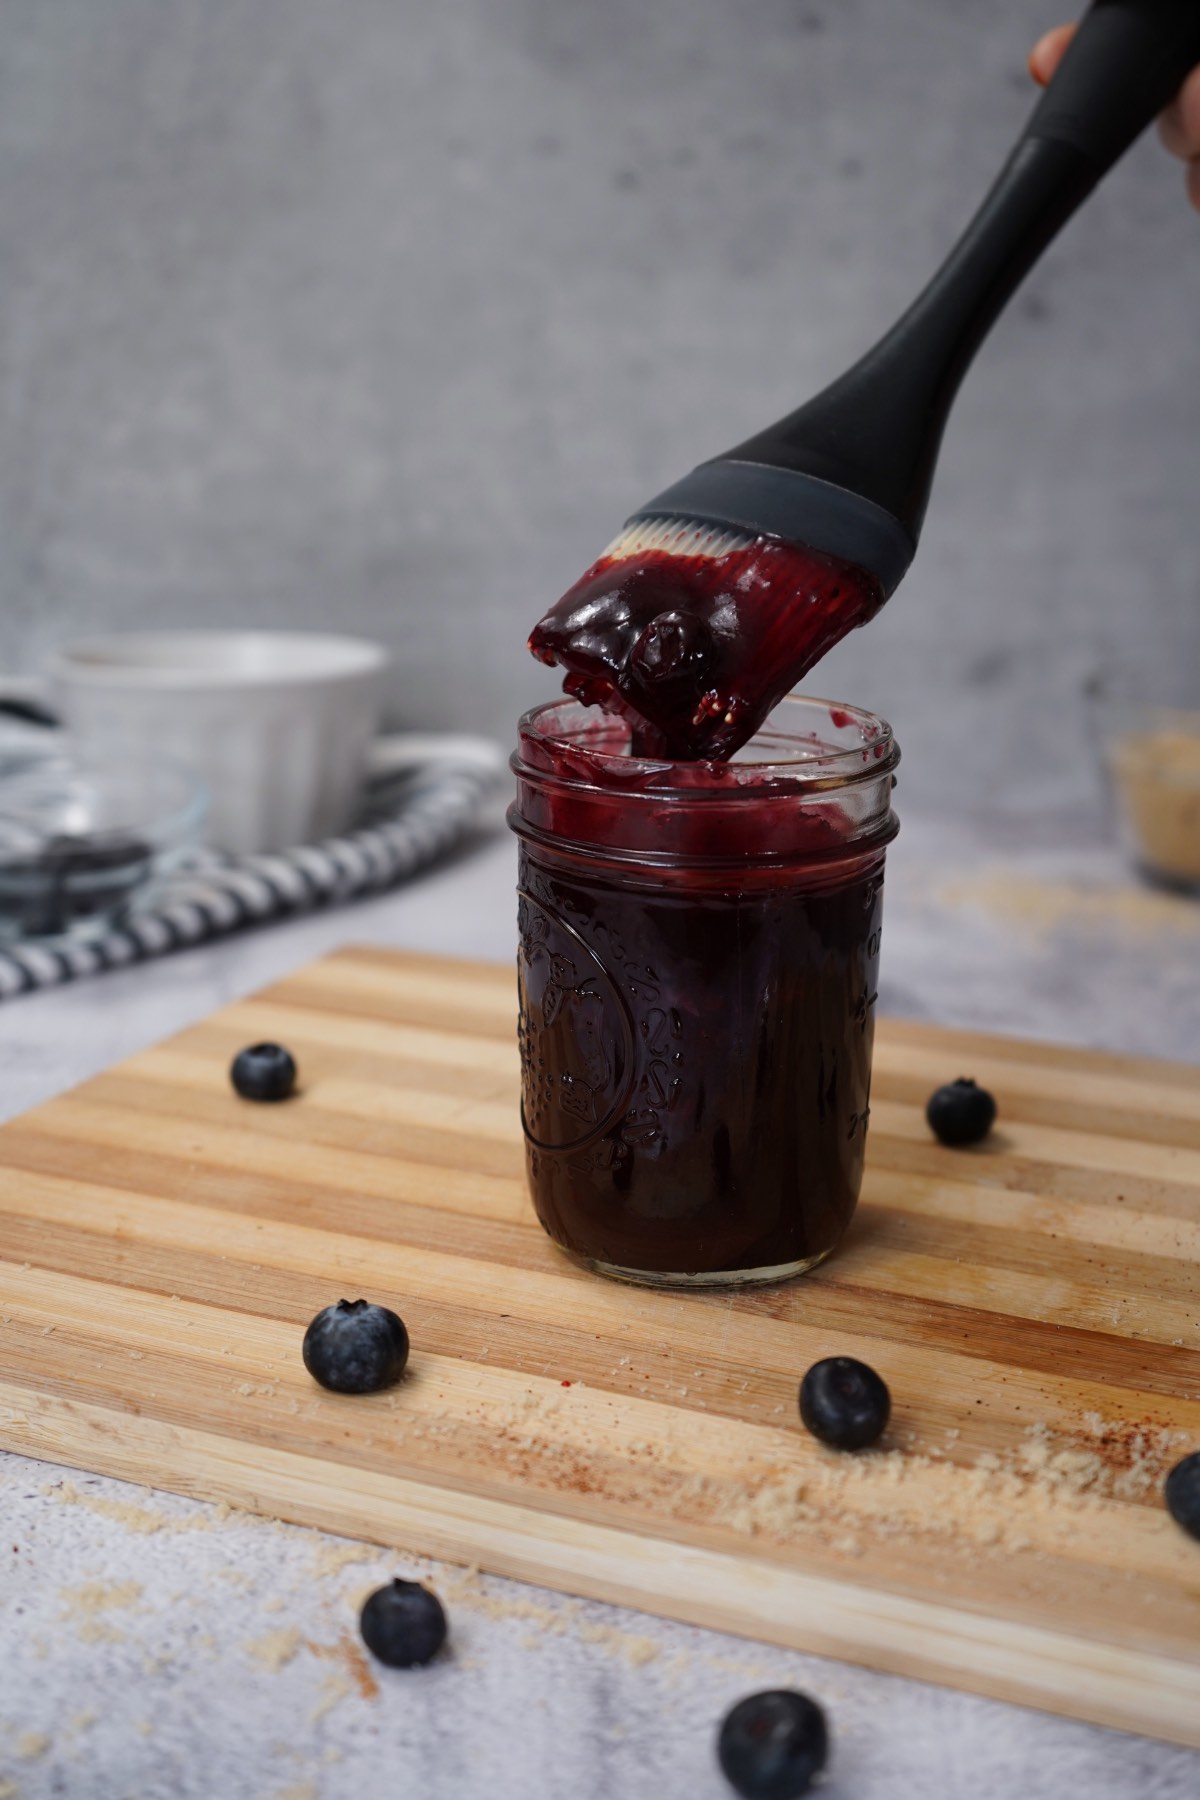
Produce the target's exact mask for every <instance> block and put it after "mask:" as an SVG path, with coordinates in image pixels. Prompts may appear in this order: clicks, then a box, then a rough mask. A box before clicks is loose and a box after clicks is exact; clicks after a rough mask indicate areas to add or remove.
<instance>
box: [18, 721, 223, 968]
mask: <svg viewBox="0 0 1200 1800" xmlns="http://www.w3.org/2000/svg"><path fill="white" fill-rule="evenodd" d="M205 807H206V795H205V793H204V790H203V788H202V787H201V785H200V783H199V781H197V779H196V778H195V776H193V775H191V774H189V772H188V771H187V770H186V769H181V768H179V767H178V766H176V765H175V764H173V763H170V762H167V761H164V760H163V759H161V758H158V757H155V758H154V759H150V758H148V757H136V756H130V755H123V754H117V753H113V754H112V755H102V754H96V755H78V756H75V755H71V754H69V753H65V752H64V753H56V754H51V755H47V756H43V757H40V758H38V759H37V760H36V761H32V762H31V761H29V760H27V759H26V760H24V761H17V762H15V763H10V764H9V766H8V767H7V768H4V767H0V939H6V940H8V941H10V942H11V941H12V940H13V939H21V938H35V939H47V938H61V937H70V938H80V937H89V936H96V935H98V934H99V933H100V932H102V931H103V930H105V929H107V927H108V926H110V925H111V924H113V923H115V922H116V921H118V920H119V919H120V918H121V917H122V915H123V914H124V913H125V912H126V911H127V910H128V908H129V906H130V905H131V903H132V902H133V901H134V900H135V898H137V897H139V896H141V895H142V894H144V892H145V890H146V889H147V887H148V885H149V883H150V882H151V880H152V879H153V878H154V877H155V876H156V875H157V874H158V873H159V871H160V870H161V869H162V868H163V866H164V864H165V863H167V862H169V861H170V860H172V859H173V858H174V857H175V856H177V855H178V853H179V852H180V851H181V850H183V849H186V848H188V847H189V846H190V845H192V844H194V843H195V842H196V841H197V839H198V836H199V830H200V824H201V821H202V820H203V818H204V813H205Z"/></svg>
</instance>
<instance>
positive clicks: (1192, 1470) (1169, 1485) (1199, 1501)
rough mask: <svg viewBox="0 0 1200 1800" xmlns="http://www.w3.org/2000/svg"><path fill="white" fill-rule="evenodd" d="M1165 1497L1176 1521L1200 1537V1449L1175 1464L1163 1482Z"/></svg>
mask: <svg viewBox="0 0 1200 1800" xmlns="http://www.w3.org/2000/svg"><path fill="white" fill-rule="evenodd" d="M1163 1498H1164V1500H1165V1501H1166V1503H1167V1511H1168V1512H1169V1513H1170V1515H1171V1517H1172V1518H1173V1519H1174V1521H1175V1523H1176V1524H1177V1525H1182V1527H1183V1529H1184V1530H1185V1531H1186V1532H1187V1534H1188V1536H1189V1537H1194V1538H1198V1539H1200V1450H1193V1451H1192V1454H1191V1455H1190V1456H1185V1457H1184V1459H1183V1461H1182V1462H1178V1463H1176V1464H1175V1467H1174V1468H1173V1469H1172V1470H1171V1473H1170V1474H1169V1475H1168V1476H1167V1479H1166V1481H1165V1482H1164V1483H1163Z"/></svg>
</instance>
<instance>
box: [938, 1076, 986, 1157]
mask: <svg viewBox="0 0 1200 1800" xmlns="http://www.w3.org/2000/svg"><path fill="white" fill-rule="evenodd" d="M925 1117H926V1119H927V1121H928V1123H929V1129H930V1130H931V1131H932V1133H933V1135H934V1137H935V1138H936V1139H937V1140H938V1142H939V1143H940V1144H953V1145H955V1146H958V1145H960V1144H977V1143H978V1142H979V1141H980V1139H981V1138H985V1137H986V1136H987V1134H988V1132H989V1131H990V1130H991V1129H992V1126H993V1125H994V1124H995V1123H996V1102H995V1101H994V1100H993V1099H992V1096H991V1095H990V1094H989V1093H988V1091H987V1089H986V1088H981V1087H977V1086H976V1084H975V1083H974V1082H973V1081H971V1080H969V1079H968V1078H967V1077H966V1076H965V1075H960V1076H959V1078H958V1080H957V1081H951V1082H948V1083H947V1085H946V1086H945V1087H940V1088H939V1089H938V1090H937V1093H936V1094H931V1095H930V1097H929V1104H928V1105H927V1106H926V1108H925Z"/></svg>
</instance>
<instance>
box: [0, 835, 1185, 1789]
mask: <svg viewBox="0 0 1200 1800" xmlns="http://www.w3.org/2000/svg"><path fill="white" fill-rule="evenodd" d="M513 855H514V850H513V844H512V842H511V840H509V839H508V838H507V835H503V836H497V837H495V838H493V839H491V840H490V841H485V842H483V843H482V844H481V845H480V846H479V848H478V849H477V850H476V851H475V852H474V853H473V854H465V855H463V856H462V857H460V858H459V859H458V860H457V861H456V863H455V864H454V865H453V866H451V867H448V868H445V869H443V870H441V871H440V872H438V873H435V874H433V875H431V876H428V877H425V878H424V879H422V880H421V881H419V882H417V883H416V884H414V886H413V887H411V888H409V889H407V890H404V891H402V892H400V893H398V894H397V895H394V896H392V897H390V898H388V899H383V900H377V901H373V902H370V903H368V904H364V905H362V906H359V907H357V908H355V909H353V910H352V911H347V912H342V913H332V914H326V915H324V916H322V917H316V918H311V919H307V920H304V921H302V922H298V923H296V924H294V925H291V926H288V927H284V928H282V929H280V930H275V931H270V932H262V933H251V934H248V935H246V936H244V937H242V938H241V939H238V940H234V941H231V942H228V943H225V944H222V945H220V946H215V947H213V948H211V949H207V950H203V951H198V952H191V953H188V954H186V955H183V956H179V957H175V958H169V959H166V960H165V961H162V962H159V963H156V964H154V965H151V966H147V967H146V968H143V969H139V970H135V971H129V972H127V973H125V974H122V975H114V976H107V977H104V978H103V979H101V980H99V981H96V982H93V983H84V984H80V985H79V986H77V987H74V988H69V989H64V990H63V991H62V992H60V993H57V994H55V993H50V994H44V995H39V996H37V997H35V998H33V999H30V1000H22V1001H17V1002H15V1003H14V1004H13V1005H12V1006H11V1007H4V1008H0V1097H2V1110H3V1111H4V1112H6V1113H7V1112H10V1111H17V1110H20V1109H21V1108H22V1107H24V1106H28V1105H32V1104H34V1103H35V1102H36V1101H38V1100H40V1099H42V1098H44V1097H46V1096H48V1095H50V1094H52V1093H55V1092H57V1091H58V1090H59V1089H61V1088H62V1087H64V1086H66V1085H68V1084H69V1083H70V1082H72V1081H75V1080H79V1079H81V1078H83V1077H84V1076H86V1075H89V1074H91V1073H93V1072H94V1071H95V1070H97V1069H100V1068H102V1067H104V1066H106V1065H107V1064H108V1063H110V1062H112V1061H113V1060H114V1059H115V1058H117V1057H120V1056H124V1055H127V1054H129V1053H130V1052H132V1051H133V1050H135V1049H137V1048H140V1047H141V1046H143V1045H144V1044H146V1043H148V1042H150V1041H151V1040H152V1039H153V1038H155V1037H157V1036H160V1035H162V1034H163V1033H164V1032H167V1031H171V1030H175V1029H177V1028H179V1027H181V1026H183V1025H184V1024H186V1023H188V1022H189V1021H191V1020H194V1019H196V1018H199V1017H201V1016H202V1015H203V1014H204V1013H206V1012H208V1011H209V1010H211V1009H212V1008H213V1007H215V1006H217V1005H220V1004H221V1003H223V1002H224V1001H227V1000H229V999H231V998H232V997H233V996H234V995H236V994H240V993H244V992H246V991H247V990H249V989H251V988H253V987H255V986H258V985H261V984H262V983H264V982H266V981H268V980H271V979H273V978H274V977H275V976H277V975H279V974H281V973H282V972H283V971H284V970H286V969H288V968H291V967H293V966H295V965H296V964H297V963H299V962H301V961H303V960H305V959H307V958H308V957H311V956H314V955H317V954H319V953H320V952H321V951H323V950H326V949H329V948H331V947H333V946H334V945H336V944H338V943H341V942H346V941H358V942H375V943H393V944H400V945H407V946H410V947H413V948H421V949H427V950H436V951H448V952H451V953H453V952H461V953H464V954H474V955H481V956H489V957H495V958H497V959H499V958H506V959H507V957H508V956H510V955H511V951H512V941H513V931H512V916H513V905H512V887H513V875H514V870H513ZM889 870H890V872H889V879H888V910H887V922H886V928H885V948H884V973H885V983H884V987H883V991H882V993H881V1005H882V1006H883V1007H884V1008H885V1009H887V1010H892V1011H904V1012H909V1013H913V1012H921V1013H924V1014H925V1015H927V1016H929V1017H932V1018H936V1019H942V1020H945V1021H947V1022H951V1023H962V1024H969V1025H972V1026H975V1027H979V1028H987V1027H995V1028H999V1029H1009V1030H1018V1029H1019V1030H1021V1031H1023V1032H1026V1033H1028V1034H1031V1035H1038V1036H1044V1037H1058V1038H1063V1039H1068V1040H1072V1039H1073V1040H1075V1041H1078V1042H1083V1043H1091V1044H1096V1045H1101V1046H1104V1045H1107V1046H1108V1047H1110V1048H1114V1049H1126V1050H1128V1049H1139V1050H1145V1051H1149V1052H1158V1053H1161V1054H1169V1055H1175V1056H1181V1057H1191V1058H1194V1059H1200V1024H1198V1021H1200V907H1197V906H1196V905H1194V904H1189V903H1188V902H1186V901H1183V900H1177V899H1171V898H1168V897H1166V896H1163V895H1157V894H1151V893H1148V892H1146V891H1145V890H1143V889H1140V888H1138V887H1136V886H1135V885H1134V884H1133V883H1132V882H1131V881H1130V879H1129V878H1128V876H1127V875H1126V873H1125V871H1124V870H1123V868H1122V867H1121V865H1120V864H1119V862H1118V861H1117V860H1116V857H1115V855H1114V853H1113V852H1111V851H1110V850H1108V849H1107V848H1106V847H1104V846H1103V845H1100V844H1097V843H1096V842H1094V841H1092V840H1090V839H1089V838H1088V837H1087V835H1086V834H1082V833H1080V834H1077V835H1075V836H1074V837H1072V836H1071V835H1070V834H1069V833H1067V832H1061V833H1059V834H1058V835H1057V841H1056V842H1054V843H1053V844H1051V843H1050V842H1047V843H1045V844H1043V845H1041V846H1038V845H1036V844H1028V843H1027V844H1025V845H1024V846H1023V847H1022V846H1020V845H1017V844H1014V845H1012V846H1005V844H1004V843H1003V841H1002V840H998V838H997V833H996V829H995V827H992V828H990V829H988V830H987V831H986V832H984V833H979V834H974V835H973V834H972V833H971V832H969V831H968V830H967V829H966V828H965V827H962V828H957V829H954V830H952V831H946V830H944V829H942V828H940V827H932V826H913V825H912V824H911V822H910V823H909V824H908V825H907V826H906V829H905V831H904V832H903V833H902V834H901V837H900V838H899V840H898V841H897V843H896V845H895V847H894V848H893V850H892V851H891V852H889ZM1097 970H1100V971H1102V972H1103V979H1102V980H1097V979H1096V971H1097ZM953 1072H954V1071H950V1073H953ZM64 1482H65V1483H67V1484H68V1485H66V1486H64V1485H63V1484H64ZM0 1515H2V1516H3V1518H4V1521H5V1527H4V1535H3V1537H0V1643H2V1644H3V1646H4V1678H3V1684H2V1687H0V1794H3V1795H4V1796H5V1797H6V1800H13V1797H12V1796H11V1790H9V1789H7V1788H6V1787H4V1785H3V1784H4V1782H5V1781H12V1782H14V1783H15V1784H16V1795H15V1800H58V1797H59V1796H66V1797H67V1800H214V1797H215V1796H218V1795H219V1796H220V1797H221V1800H362V1796H363V1795H364V1794H376V1793H389V1794H390V1793H395V1794H399V1795H411V1796H414V1800H476V1797H477V1796H478V1797H479V1800H482V1797H483V1796H487V1797H488V1800H566V1797H567V1796H569V1797H570V1800H728V1796H729V1790H728V1789H727V1788H726V1787H725V1786H724V1784H723V1783H722V1781H721V1780H720V1779H719V1777H718V1776H717V1774H716V1772H715V1769H714V1767H713V1763H712V1760H711V1745H712V1736H713V1731H714V1728H715V1723H716V1721H717V1720H718V1719H719V1718H720V1716H721V1714H722V1713H723V1711H724V1710H725V1708H726V1707H728V1706H729V1705H730V1704H732V1703H733V1701H734V1700H736V1699H738V1698H740V1697H741V1696H742V1695H743V1694H744V1693H746V1692H749V1691H753V1690H754V1689H756V1688H758V1687H761V1686H765V1685H775V1684H779V1683H794V1684H797V1685H799V1686H801V1687H803V1688H805V1689H807V1690H809V1691H811V1692H812V1693H814V1694H815V1695H817V1696H818V1697H819V1698H820V1699H822V1700H823V1701H824V1703H825V1704H826V1705H827V1706H828V1708H829V1711H830V1716H831V1720H832V1725H833V1731H834V1738H835V1759H834V1768H833V1775H832V1779H831V1780H830V1782H829V1783H828V1784H827V1785H826V1786H825V1787H824V1788H823V1789H822V1792H823V1793H824V1794H825V1795H826V1796H827V1797H828V1800H897V1797H898V1796H902V1795H908V1794H913V1795H922V1796H929V1797H930V1800H1068V1797H1070V1800H1075V1797H1076V1796H1087V1800H1194V1796H1195V1794H1196V1793H1197V1791H1198V1790H1200V1756H1196V1755H1193V1754H1190V1753H1189V1752H1186V1751H1181V1750H1176V1749H1172V1748H1170V1747H1169V1746H1166V1745H1162V1744H1153V1743H1150V1742H1149V1741H1147V1740H1145V1739H1141V1738H1136V1737H1126V1736H1119V1735H1117V1734H1114V1733H1111V1732H1105V1731H1099V1730H1096V1729H1092V1728H1090V1727H1087V1726H1083V1725H1077V1724H1073V1723H1071V1722H1069V1721H1065V1720H1061V1719H1054V1718H1049V1717H1043V1716H1041V1715H1038V1714H1034V1713H1031V1712H1024V1711H1019V1710H1017V1709H1015V1708H1012V1707H1007V1706H1000V1705H996V1704H993V1703H990V1702H987V1701H983V1700H977V1699H974V1698H972V1697H970V1696H967V1695H961V1694H952V1693H949V1692H945V1691H942V1690H939V1689H936V1688H931V1687H925V1686H921V1685H919V1684H917V1683H914V1682H908V1681H902V1680H899V1679H895V1678H889V1677H885V1676H880V1675H872V1674H869V1673H866V1672H865V1671H862V1670H856V1669H851V1668H849V1667H847V1666H846V1665H843V1664H839V1663H833V1662H826V1661H822V1660H821V1659H819V1658H816V1657H805V1656H799V1655H793V1654H790V1653H787V1652H783V1651H777V1650H772V1649H769V1648H766V1647H763V1646H760V1645H754V1644H749V1643H745V1642H740V1641H738V1640H735V1639H733V1638H728V1637H723V1636H720V1635H718V1634H716V1633H712V1632H702V1631H697V1630H693V1629H691V1628H688V1627H684V1626H678V1625H671V1624H667V1623H664V1622H662V1621H657V1620H650V1619H646V1618H644V1617H641V1616H639V1615H637V1614H633V1613H629V1612H624V1611H620V1610H617V1609H615V1608H606V1607H601V1606H597V1605H592V1604H589V1605H586V1606H584V1605H579V1604H577V1603H574V1602H567V1601H563V1600H560V1599H556V1598H555V1597H554V1596H552V1595H547V1594H545V1593H542V1592H539V1591H538V1590H536V1589H532V1588H524V1587H520V1586H518V1585H517V1584H516V1583H513V1582H506V1581H494V1580H485V1581H483V1582H482V1583H480V1582H476V1581H473V1580H470V1579H466V1580H464V1578H463V1576H462V1573H461V1572H459V1571H454V1570H451V1569H449V1568H446V1567H443V1566H438V1565H434V1564H422V1563H418V1564H416V1565H414V1564H413V1562H412V1561H411V1560H410V1559H405V1558H402V1557H399V1556H394V1555H386V1554H384V1555H378V1554H374V1553H370V1552H368V1553H367V1555H366V1556H365V1558H363V1559H359V1558H357V1557H355V1556H354V1553H353V1551H352V1550H351V1549H350V1547H349V1546H343V1547H342V1548H343V1549H344V1550H347V1551H348V1552H349V1556H350V1559H349V1560H345V1559H343V1558H342V1557H341V1556H339V1553H338V1544H337V1541H336V1540H331V1539H328V1538H323V1537H319V1536H318V1535H317V1534H315V1533H309V1532H303V1531H299V1530H293V1529H289V1528H283V1527H280V1526H276V1525H272V1524H270V1523H261V1522H257V1521H254V1520H247V1519H245V1518H243V1517H242V1516H241V1515H239V1514H236V1513H234V1514H232V1515H229V1516H227V1517H226V1516H223V1515H222V1514H220V1513H219V1512H218V1511H216V1510H214V1509H212V1508H208V1507H200V1506H196V1505H193V1504H190V1503H188V1502H184V1501H177V1500H172V1499H169V1498H166V1497H163V1496H156V1495H148V1494H146V1493H145V1492H143V1491H141V1490H138V1489H134V1488H129V1487H123V1486H121V1484H119V1483H116V1482H108V1481H100V1480H96V1479H94V1478H87V1477H82V1476H73V1475H71V1474H69V1473H65V1472H64V1471H62V1470H59V1469H54V1468H51V1467H50V1466H49V1465H48V1464H41V1463H34V1462H30V1461H26V1460H25V1459H23V1458H20V1457H14V1456H4V1455H0ZM414 1566H416V1567H417V1568H418V1569H427V1570H428V1571H429V1573H430V1575H431V1578H432V1580H433V1582H434V1584H435V1585H436V1586H437V1587H439V1588H440V1590H441V1591H442V1592H443V1593H444V1594H445V1596H446V1599H447V1601H448V1604H449V1607H450V1613H451V1620H452V1631H453V1646H454V1648H453V1656H452V1660H451V1661H450V1662H449V1663H448V1664H446V1665H444V1666H440V1667H438V1668H435V1669H430V1670H428V1671H422V1672H418V1673H416V1674H414V1675H410V1676H399V1675H396V1676H388V1675H386V1674H383V1675H382V1677H381V1681H382V1688H383V1691H382V1693H381V1695H380V1696H379V1697H378V1698H376V1699H365V1698H363V1697H362V1696H361V1695H360V1694H359V1692H358V1690H357V1685H356V1681H355V1678H354V1676H353V1675H352V1674H351V1672H350V1670H349V1668H348V1665H347V1662H346V1660H345V1656H346V1653H345V1650H344V1649H343V1650H341V1651H339V1649H338V1644H339V1641H341V1640H343V1639H344V1638H345V1637H346V1636H349V1638H350V1640H351V1641H353V1637H354V1616H355V1605H356V1602H358V1601H361V1597H362V1593H363V1590H364V1589H365V1588H366V1587H368V1586H370V1585H373V1584H374V1583H375V1582H376V1581H378V1580H380V1579H383V1578H385V1577H387V1576H388V1575H389V1574H391V1573H401V1572H405V1571H406V1570H411V1569H412V1568H413V1567H414ZM129 1583H133V1584H135V1586H134V1588H130V1587H129V1586H128V1585H127V1584H129ZM286 1632H290V1633H292V1634H293V1637H292V1638H291V1639H281V1638H280V1637H278V1636H277V1635H275V1634H279V1633H286ZM289 1648H290V1649H292V1650H294V1655H293V1656H292V1657H291V1658H290V1660H287V1661H286V1662H285V1663H283V1664H282V1666H280V1667H278V1668H274V1669H273V1668H271V1667H270V1666H269V1665H270V1663H271V1660H272V1658H273V1657H276V1658H277V1657H279V1656H280V1655H282V1654H283V1653H284V1651H285V1650H287V1649H289ZM264 1659H265V1660H264ZM88 1714H91V1715H93V1717H92V1718H91V1720H90V1722H88V1720H87V1715H88ZM43 1739H44V1740H45V1742H44V1743H43V1742H42V1740H43ZM23 1750H24V1751H25V1752H29V1751H33V1750H36V1751H37V1752H38V1754H36V1755H29V1754H23Z"/></svg>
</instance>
